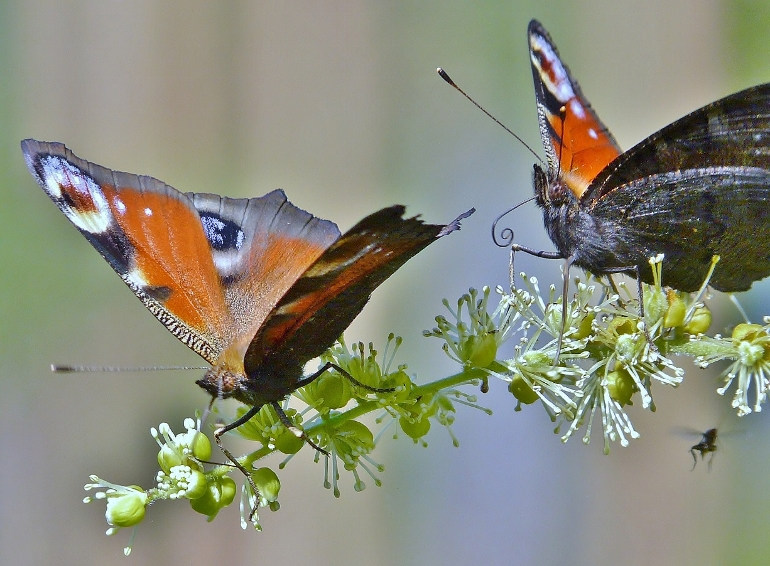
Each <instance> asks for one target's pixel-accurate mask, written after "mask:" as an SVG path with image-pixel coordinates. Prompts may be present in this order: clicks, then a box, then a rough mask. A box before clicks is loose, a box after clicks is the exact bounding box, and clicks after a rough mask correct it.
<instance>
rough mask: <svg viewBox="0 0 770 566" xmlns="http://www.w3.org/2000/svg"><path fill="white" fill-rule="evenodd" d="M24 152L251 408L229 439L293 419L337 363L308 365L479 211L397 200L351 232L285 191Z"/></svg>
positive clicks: (80, 225) (80, 222)
mask: <svg viewBox="0 0 770 566" xmlns="http://www.w3.org/2000/svg"><path fill="white" fill-rule="evenodd" d="M21 148H22V152H23V153H24V158H25V159H26V162H27V166H28V168H29V170H30V172H31V173H32V175H33V176H34V177H35V180H37V182H38V183H39V184H40V186H41V187H42V188H43V190H44V191H45V192H46V193H47V194H48V196H49V197H50V198H51V200H53V201H54V203H55V204H56V205H57V206H58V207H59V209H60V210H61V211H62V212H63V213H64V215H65V216H66V217H67V218H68V219H69V221H70V222H72V223H73V224H74V225H75V227H76V228H77V229H78V230H80V232H81V233H82V234H83V235H84V236H85V237H86V239H87V240H88V241H89V242H90V243H91V245H93V246H94V248H96V250H97V251H98V252H99V253H100V254H101V255H102V257H104V259H105V260H107V262H108V263H109V264H110V265H111V266H112V268H113V269H114V270H115V271H116V272H117V274H118V275H120V277H121V279H123V281H124V282H125V283H126V285H128V287H129V288H130V289H131V290H132V291H133V292H134V294H135V295H136V296H137V297H138V298H139V300H141V301H142V303H144V305H145V307H147V309H148V310H149V311H150V312H151V313H152V314H153V315H154V316H155V317H156V318H157V319H158V320H159V321H160V322H161V323H163V325H164V326H165V327H166V328H167V329H168V330H169V331H170V332H171V333H172V334H173V335H174V336H176V337H177V338H178V339H179V340H180V341H181V342H182V343H184V344H185V345H186V346H188V347H189V348H191V349H192V350H193V351H194V352H196V353H197V354H198V355H200V356H201V357H202V358H203V359H204V360H206V361H207V362H208V363H209V364H211V369H209V370H208V371H207V372H206V374H205V375H204V377H203V378H202V379H200V380H199V381H198V382H197V383H198V385H200V386H201V387H202V388H203V389H205V390H206V391H207V392H208V393H209V394H211V395H212V397H213V398H214V399H216V398H228V397H233V398H235V399H237V400H238V401H241V402H242V403H245V404H247V405H250V406H251V409H250V410H249V411H248V412H247V413H246V414H245V415H243V417H241V418H239V419H238V420H237V421H235V422H234V423H231V424H229V425H227V426H226V427H224V428H223V429H220V430H219V431H217V434H216V439H217V443H219V436H221V434H222V433H224V432H226V431H227V430H231V429H233V428H235V427H237V426H240V425H241V424H243V423H244V422H246V421H247V420H248V419H249V418H251V417H252V416H253V415H254V414H255V413H256V412H257V411H258V410H259V409H260V408H261V407H262V406H263V405H265V404H271V405H273V407H274V408H275V409H276V411H277V412H278V414H279V416H282V419H283V420H284V422H287V419H286V417H285V415H283V411H282V410H281V407H280V405H279V404H278V402H279V401H281V400H282V399H284V398H285V397H286V396H287V395H289V394H290V393H291V392H293V391H294V390H296V389H298V388H299V387H302V386H303V385H306V384H308V383H309V382H310V381H312V380H313V379H315V378H316V377H318V376H319V375H320V374H321V373H322V372H323V371H324V369H328V364H327V366H324V368H322V369H321V370H319V371H318V372H316V373H314V374H312V375H309V376H305V375H303V370H304V366H305V364H306V362H308V361H309V360H311V359H312V358H315V357H317V356H319V355H320V354H321V353H323V352H324V351H325V350H326V349H328V348H329V347H330V346H331V345H332V344H333V343H334V341H335V340H336V339H337V338H338V337H339V336H340V334H342V332H343V331H344V330H345V328H347V327H348V326H349V325H350V323H351V322H352V321H353V319H354V318H355V317H356V316H357V315H358V313H359V312H361V310H362V309H363V307H364V305H365V304H366V302H367V301H368V300H369V296H370V295H371V293H372V292H373V291H374V289H376V288H377V287H378V286H379V285H380V284H381V283H382V282H383V281H385V279H387V278H388V277H390V276H391V275H392V274H393V273H394V272H395V271H396V270H397V269H398V268H399V267H401V266H402V265H403V264H404V263H405V262H406V261H407V260H408V259H409V258H411V257H412V256H414V255H415V254H417V253H418V252H419V251H421V250H422V249H424V248H425V247H426V246H428V245H429V244H431V243H433V242H435V241H436V240H437V239H439V238H441V237H442V236H445V235H447V234H450V233H452V232H454V231H455V230H459V229H460V220H462V219H463V218H466V217H468V216H470V215H471V214H472V213H473V212H474V209H471V210H469V211H468V212H466V213H464V214H462V215H460V216H459V217H458V218H457V219H455V220H453V221H452V222H450V223H449V224H446V225H438V224H425V223H424V222H422V221H421V220H420V219H418V218H417V217H414V218H404V217H403V215H404V207H403V206H400V205H397V206H391V207H389V208H383V209H382V210H380V211H378V212H375V213H373V214H370V215H369V216H367V217H366V218H364V219H363V220H361V221H360V222H359V223H358V224H356V225H355V226H353V228H351V229H350V230H348V231H347V232H346V233H345V234H340V231H339V229H338V228H337V226H336V224H334V223H333V222H330V221H328V220H322V219H320V218H316V217H315V216H313V215H311V214H310V213H308V212H305V211H304V210H301V209H300V208H297V207H296V206H294V205H293V204H291V203H290V202H289V201H288V200H287V198H286V195H285V194H284V192H283V191H281V190H275V191H273V192H270V193H268V194H266V195H265V196H262V197H258V198H250V199H233V198H227V197H222V196H219V195H214V194H206V193H181V192H179V191H177V190H176V189H174V188H172V187H170V186H168V185H166V184H165V183H163V182H162V181H159V180H157V179H154V178H152V177H147V176H143V175H134V174H131V173H122V172H120V171H112V170H110V169H107V168H105V167H101V166H99V165H96V164H94V163H89V162H88V161H85V160H83V159H80V158H78V157H76V156H75V155H74V154H73V153H72V152H71V151H70V150H69V149H67V148H66V147H65V146H64V145H63V144H61V143H56V142H39V141H35V140H31V139H28V140H24V141H22V142H21ZM220 447H221V444H220ZM223 450H224V452H225V454H226V455H227V456H228V457H229V458H230V459H231V460H233V462H234V463H235V464H236V466H238V467H239V468H241V466H240V465H239V464H238V463H237V462H236V461H235V460H234V459H233V458H232V456H231V455H230V454H229V453H228V452H227V451H226V450H225V449H224V448H223ZM241 469H242V468H241ZM242 470H243V469H242ZM243 471H244V472H245V470H243Z"/></svg>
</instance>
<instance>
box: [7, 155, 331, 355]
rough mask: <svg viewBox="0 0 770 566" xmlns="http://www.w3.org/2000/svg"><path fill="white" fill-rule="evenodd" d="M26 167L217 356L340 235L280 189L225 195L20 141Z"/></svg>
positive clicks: (168, 314) (151, 302)
mask: <svg viewBox="0 0 770 566" xmlns="http://www.w3.org/2000/svg"><path fill="white" fill-rule="evenodd" d="M22 150H23V152H24V155H25V158H26V159H27V163H28V166H29V168H30V171H31V172H32V173H33V175H34V176H35V178H36V179H37V181H38V183H39V184H40V185H41V187H43V189H44V190H45V191H46V193H47V194H48V195H49V196H50V197H51V199H52V200H53V201H54V202H55V203H56V204H57V206H58V207H59V209H60V210H61V211H62V212H63V213H64V214H65V215H66V216H67V218H68V219H69V220H70V221H71V222H72V223H73V224H75V226H76V227H77V228H78V229H79V230H80V231H81V233H82V234H83V235H84V236H85V237H86V238H87V239H88V241H89V242H91V244H92V245H93V246H94V247H95V248H96V249H97V250H98V251H99V253H100V254H101V255H102V256H103V257H104V258H105V259H106V260H107V261H108V262H109V263H110V265H111V266H112V267H113V269H115V271H116V272H117V273H118V274H119V275H120V276H121V278H122V279H123V280H124V281H125V282H126V284H127V285H128V286H129V287H130V288H131V290H132V291H133V292H134V293H135V294H136V295H137V297H139V298H140V299H141V300H142V302H143V303H144V304H145V306H147V308H148V309H149V310H150V311H151V312H152V313H153V314H154V315H155V316H156V317H157V318H158V319H159V320H160V321H161V322H162V323H163V324H164V325H165V326H166V327H167V328H168V329H169V330H170V331H171V332H172V333H173V334H174V335H175V336H176V337H177V338H179V339H180V340H181V341H182V342H184V343H185V344H186V345H188V346H189V347H190V348H192V349H193V350H194V351H196V352H197V353H198V354H200V355H201V356H202V357H204V358H205V359H206V360H207V361H209V362H210V363H212V364H216V363H217V361H218V359H219V357H220V356H221V355H222V354H223V352H224V351H225V350H227V349H228V348H230V349H233V348H234V349H235V350H236V352H233V353H232V355H233V356H234V357H238V356H239V357H240V358H241V360H242V357H243V355H244V353H245V350H246V347H247V345H248V343H249V342H250V340H251V338H252V337H253V336H254V334H255V333H256V331H257V329H258V328H259V327H260V325H261V324H262V322H263V321H264V320H265V318H266V317H267V315H268V313H269V312H270V311H271V309H272V308H273V307H274V306H275V304H276V303H277V302H278V300H279V299H280V298H281V297H282V296H283V294H284V293H285V292H286V291H287V290H288V289H289V288H290V287H291V285H292V283H294V281H295V280H296V279H297V278H299V276H300V275H301V274H302V273H303V272H304V271H305V270H306V269H307V267H308V266H309V265H311V264H312V263H313V261H315V260H316V259H317V258H318V257H319V256H320V255H321V253H323V251H324V250H325V249H326V248H327V247H328V246H329V245H330V244H331V243H332V242H334V241H335V240H336V239H337V238H338V237H339V230H338V229H337V227H336V225H335V224H334V223H332V222H329V221H326V220H320V219H318V218H315V217H314V216H312V215H311V214H309V213H307V212H305V211H303V210H301V209H299V208H297V207H295V206H294V205H292V204H291V203H289V202H288V201H287V199H286V195H285V194H284V193H283V191H273V192H272V193H269V194H267V195H265V196H264V197H259V198H253V199H230V198H226V197H220V196H219V195H213V194H194V193H187V194H184V193H180V192H179V191H177V190H176V189H174V188H172V187H170V186H168V185H166V184H165V183H163V182H162V181H159V180H157V179H154V178H152V177H147V176H139V175H133V174H130V173H123V172H119V171H112V170H110V169H106V168H104V167H101V166H99V165H96V164H93V163H89V162H88V161H85V160H82V159H79V158H78V157H76V156H75V155H74V154H73V153H72V152H71V151H69V150H68V149H67V148H66V147H64V145H63V144H60V143H46V142H37V141H34V140H25V141H24V142H22Z"/></svg>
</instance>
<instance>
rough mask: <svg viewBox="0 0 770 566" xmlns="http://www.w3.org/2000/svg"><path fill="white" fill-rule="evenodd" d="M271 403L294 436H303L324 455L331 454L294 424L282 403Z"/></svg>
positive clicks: (302, 437)
mask: <svg viewBox="0 0 770 566" xmlns="http://www.w3.org/2000/svg"><path fill="white" fill-rule="evenodd" d="M270 405H271V406H272V407H273V409H275V413H276V414H277V415H278V418H279V419H281V422H282V423H283V426H285V427H286V428H287V429H288V430H289V431H290V432H291V433H292V434H293V435H294V436H296V437H297V438H301V439H302V440H304V441H305V442H307V443H308V444H309V445H310V446H312V447H313V448H315V449H316V451H318V452H320V453H321V454H323V455H324V456H328V455H329V453H328V452H327V451H326V450H324V449H323V448H321V447H320V446H318V445H317V444H316V443H315V442H313V441H312V440H310V438H309V437H308V436H307V435H306V434H305V432H304V431H302V430H300V429H298V428H297V427H296V426H294V423H292V422H291V420H290V419H289V417H288V416H287V415H286V413H285V412H284V410H283V408H282V407H281V405H279V404H278V402H277V401H273V402H272V403H270Z"/></svg>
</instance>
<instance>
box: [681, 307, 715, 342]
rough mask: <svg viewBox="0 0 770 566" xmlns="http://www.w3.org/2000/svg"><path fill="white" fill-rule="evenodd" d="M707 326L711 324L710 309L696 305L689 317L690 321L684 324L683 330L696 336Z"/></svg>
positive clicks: (706, 328)
mask: <svg viewBox="0 0 770 566" xmlns="http://www.w3.org/2000/svg"><path fill="white" fill-rule="evenodd" d="M709 326H711V311H710V310H708V309H707V308H706V307H698V308H697V309H695V313H693V315H692V317H691V318H690V322H688V323H687V324H686V325H685V326H684V331H685V332H687V333H688V334H694V335H696V336H697V335H698V334H703V333H704V332H706V331H707V330H708V329H709Z"/></svg>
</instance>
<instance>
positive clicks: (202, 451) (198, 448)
mask: <svg viewBox="0 0 770 566" xmlns="http://www.w3.org/2000/svg"><path fill="white" fill-rule="evenodd" d="M191 444H192V445H191V448H192V454H193V456H195V457H196V458H197V459H198V460H208V459H209V458H211V442H210V441H209V439H208V437H207V436H206V435H205V434H203V433H202V432H196V433H195V437H194V438H193V441H192V443H191Z"/></svg>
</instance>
